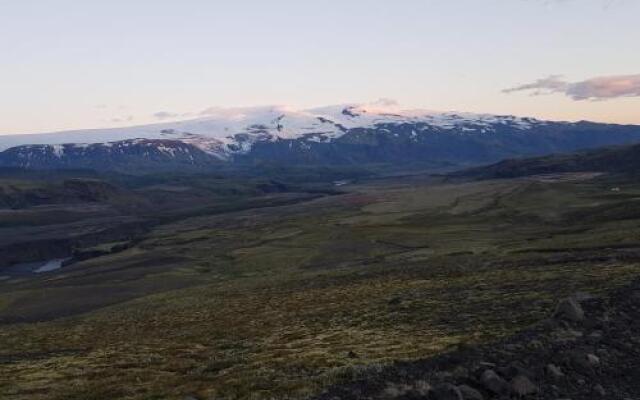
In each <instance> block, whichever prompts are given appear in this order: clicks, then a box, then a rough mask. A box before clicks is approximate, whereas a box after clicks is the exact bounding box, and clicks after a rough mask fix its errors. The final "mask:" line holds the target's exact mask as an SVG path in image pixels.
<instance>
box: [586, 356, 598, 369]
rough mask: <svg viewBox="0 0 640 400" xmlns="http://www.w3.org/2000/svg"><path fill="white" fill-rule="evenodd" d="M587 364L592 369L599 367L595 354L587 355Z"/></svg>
mask: <svg viewBox="0 0 640 400" xmlns="http://www.w3.org/2000/svg"><path fill="white" fill-rule="evenodd" d="M587 362H588V363H589V365H591V366H592V367H597V366H598V365H600V358H599V357H598V356H596V355H595V354H587Z"/></svg>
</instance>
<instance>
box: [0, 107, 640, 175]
mask: <svg viewBox="0 0 640 400" xmlns="http://www.w3.org/2000/svg"><path fill="white" fill-rule="evenodd" d="M208 113H209V115H208V116H206V117H203V118H196V119H191V120H183V121H176V122H168V123H161V124H151V125H141V126H134V127H129V128H113V129H103V130H88V131H68V132H60V133H49V134H41V135H37V134H36V135H21V136H19V137H18V136H8V137H7V136H4V137H0V149H5V150H4V151H3V152H1V153H0V166H8V167H22V168H44V169H46V168H87V167H92V168H93V167H95V168H98V169H123V168H128V166H130V165H131V163H133V164H135V165H138V166H141V167H142V166H143V164H144V166H145V167H149V168H156V167H158V168H183V167H186V166H189V168H193V167H194V166H196V165H197V166H198V167H205V166H207V167H211V166H215V165H218V164H219V163H220V162H228V163H231V164H245V165H247V164H249V165H256V164H262V163H265V162H268V163H277V164H284V165H291V164H293V165H306V164H316V165H334V164H335V165H360V164H394V165H398V166H402V165H408V164H423V165H428V166H443V165H460V166H465V165H479V164H488V163H492V162H496V161H499V160H502V159H505V158H511V157H527V156H539V155H545V154H552V153H558V152H572V151H577V150H583V149H588V148H595V147H600V146H609V145H620V144H630V143H636V142H640V126H634V125H616V124H599V123H593V122H584V121H582V122H576V123H572V122H553V121H541V120H537V119H534V118H522V117H514V116H504V115H502V116H501V115H492V114H471V113H452V112H445V113H440V112H433V111H428V110H402V109H399V108H397V107H395V106H394V107H377V108H376V107H372V106H367V105H347V106H330V107H324V108H317V109H312V110H302V111H298V110H293V109H291V108H287V107H256V108H237V109H214V110H209V111H208ZM136 141H137V142H136ZM14 145H16V146H14ZM154 146H155V149H153V151H151V153H150V152H149V151H150V147H154ZM167 146H169V147H167ZM125 147H129V148H128V149H127V151H126V152H125V153H127V154H128V156H127V157H125V154H124V153H123V152H122V149H124V148H125ZM168 148H171V149H172V150H168ZM109 153H110V154H109ZM169 153H171V154H169ZM187 153H189V155H186V156H185V157H181V156H180V155H185V154H187ZM91 157H93V158H96V157H97V159H100V160H101V161H100V162H95V161H93V160H91V159H89V158H91ZM136 157H137V161H136V162H133V161H134V159H136ZM190 157H191V158H190ZM125 158H126V160H125ZM192 158H193V160H192Z"/></svg>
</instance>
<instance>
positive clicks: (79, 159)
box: [0, 139, 220, 172]
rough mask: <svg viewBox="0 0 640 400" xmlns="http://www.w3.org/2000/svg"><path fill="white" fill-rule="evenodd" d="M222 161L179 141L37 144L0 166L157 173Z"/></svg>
mask: <svg viewBox="0 0 640 400" xmlns="http://www.w3.org/2000/svg"><path fill="white" fill-rule="evenodd" d="M219 163H220V160H219V159H218V158H216V157H214V156H212V155H211V154H209V153H206V152H204V151H203V150H201V149H200V148H198V147H195V146H193V145H191V144H188V143H184V142H181V141H178V140H166V139H128V140H121V141H118V142H109V143H94V144H77V143H71V144H53V145H46V144H44V145H43V144H35V145H23V146H17V147H12V148H9V149H7V150H5V151H4V152H2V153H0V165H2V166H3V167H14V168H15V167H19V168H29V169H78V168H83V169H94V170H105V169H107V170H121V171H123V172H132V171H157V170H173V169H190V170H200V169H206V168H209V167H211V166H214V165H216V164H219Z"/></svg>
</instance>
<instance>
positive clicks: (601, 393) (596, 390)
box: [593, 385, 607, 397]
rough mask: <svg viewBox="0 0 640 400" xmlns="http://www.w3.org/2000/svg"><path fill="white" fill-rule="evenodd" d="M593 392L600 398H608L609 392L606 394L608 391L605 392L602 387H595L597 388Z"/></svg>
mask: <svg viewBox="0 0 640 400" xmlns="http://www.w3.org/2000/svg"><path fill="white" fill-rule="evenodd" d="M593 391H594V392H595V393H597V394H598V395H600V397H604V396H606V395H607V392H606V390H604V388H603V387H602V385H595V386H594V387H593Z"/></svg>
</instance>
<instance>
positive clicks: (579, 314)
mask: <svg viewBox="0 0 640 400" xmlns="http://www.w3.org/2000/svg"><path fill="white" fill-rule="evenodd" d="M554 316H555V317H556V318H560V319H568V320H569V321H573V322H580V321H583V320H584V310H583V309H582V306H581V305H580V303H578V301H576V300H575V299H574V298H568V299H564V300H561V301H560V303H558V307H557V308H556V312H555V314H554Z"/></svg>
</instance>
